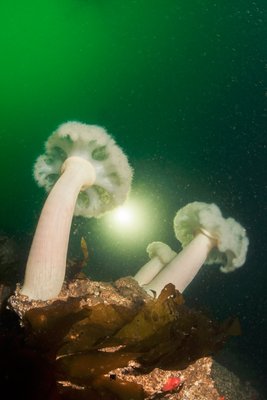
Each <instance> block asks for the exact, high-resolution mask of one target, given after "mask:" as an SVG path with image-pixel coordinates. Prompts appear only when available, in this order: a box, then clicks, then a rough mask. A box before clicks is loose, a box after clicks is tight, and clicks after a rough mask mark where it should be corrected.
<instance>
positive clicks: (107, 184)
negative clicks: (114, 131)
mask: <svg viewBox="0 0 267 400" xmlns="http://www.w3.org/2000/svg"><path fill="white" fill-rule="evenodd" d="M45 148H46V154H44V155H42V156H40V157H39V158H38V159H37V161H36V164H35V166H34V177H35V179H36V181H37V182H38V184H39V186H42V187H44V188H45V189H46V190H47V191H49V192H50V193H49V195H48V197H47V200H46V202H45V204H44V207H43V209H42V212H41V215H40V218H39V222H38V225H37V228H36V232H35V235H34V238H33V242H32V246H31V249H30V253H29V257H28V261H27V265H26V273H25V279H24V284H23V286H22V288H21V294H23V295H27V296H28V297H29V298H31V299H39V300H48V299H51V298H54V297H56V296H57V295H58V294H59V292H60V290H61V288H62V284H63V281H64V276H65V268H66V258H67V249H68V242H69V233H70V227H71V222H72V217H73V215H80V216H83V217H98V216H100V215H102V214H103V213H105V212H106V211H109V210H111V209H113V208H114V207H116V206H118V205H120V204H122V203H123V202H124V201H125V199H126V197H127V194H128V192H129V189H130V185H131V180H132V169H131V167H130V166H129V164H128V161H127V158H126V156H125V155H124V154H123V152H122V150H121V149H120V148H119V147H118V146H117V145H116V144H115V141H114V140H113V139H112V138H111V137H110V136H109V135H108V134H107V132H106V131H105V129H103V128H101V127H99V126H95V125H86V124H82V123H79V122H67V123H64V124H62V125H60V126H59V128H58V129H57V130H56V131H55V132H54V133H53V134H52V135H51V136H50V137H49V139H48V140H47V142H46V145H45Z"/></svg>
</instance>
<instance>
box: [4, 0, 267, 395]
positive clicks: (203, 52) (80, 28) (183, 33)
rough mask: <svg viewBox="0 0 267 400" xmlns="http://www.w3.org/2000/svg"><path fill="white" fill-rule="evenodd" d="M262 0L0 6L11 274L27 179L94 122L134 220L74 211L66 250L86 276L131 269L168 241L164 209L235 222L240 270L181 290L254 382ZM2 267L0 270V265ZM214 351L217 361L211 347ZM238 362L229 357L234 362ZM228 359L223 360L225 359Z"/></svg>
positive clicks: (260, 290)
mask: <svg viewBox="0 0 267 400" xmlns="http://www.w3.org/2000/svg"><path fill="white" fill-rule="evenodd" d="M266 15H267V4H266V1H265V0H256V1H248V0H242V1H241V0H235V1H234V2H225V1H223V0H218V1H209V0H194V1H193V0H192V1H191V0H183V1H182V0H154V1H151V0H145V1H144V0H142V1H141V0H125V1H122V0H64V1H63V0H47V1H46V2H34V1H30V0H28V1H27V0H26V1H24V2H21V1H18V0H15V1H13V2H1V5H0V22H1V23H0V35H1V64H0V71H1V73H0V93H1V96H0V102H1V105H0V118H1V122H0V140H1V147H0V149H1V152H0V154H1V158H0V175H1V191H0V193H1V195H0V232H1V234H6V235H8V236H10V237H13V238H14V239H15V240H16V242H17V243H18V248H19V252H20V256H21V273H22V276H23V269H24V266H25V260H26V257H27V253H28V250H29V247H30V244H31V240H32V237H33V234H34V230H35V226H36V224H37V221H38V216H39V214H40V210H41V208H42V205H43V202H44V200H45V198H46V194H45V193H44V191H43V189H40V188H38V187H37V185H36V183H35V182H34V179H33V176H32V169H33V165H34V162H35V160H36V158H37V157H38V156H39V155H40V154H42V153H43V151H44V143H45V141H46V140H47V138H48V136H49V135H50V134H51V133H52V131H54V130H55V129H56V128H57V126H58V125H59V124H61V123H63V122H66V121H69V120H77V121H81V122H84V123H89V124H97V125H100V126H104V127H105V128H106V129H107V130H108V132H110V134H111V135H112V136H113V137H114V139H115V140H116V142H117V143H118V145H119V146H121V147H122V149H123V150H124V151H125V153H126V154H127V155H128V158H129V162H130V164H131V165H132V167H133V169H134V180H133V185H132V191H131V193H130V195H129V200H128V203H129V206H130V207H132V208H133V210H134V211H135V215H134V216H133V223H132V224H128V225H127V224H126V225H123V224H122V225H118V224H117V223H116V221H115V219H112V218H111V217H110V216H109V215H107V216H104V217H103V218H101V219H91V220H83V219H82V218H74V220H73V227H72V234H71V238H70V248H69V256H70V257H74V258H75V257H80V250H81V249H80V240H81V237H84V238H85V240H86V242H87V245H88V249H89V257H90V260H89V266H88V270H87V273H88V275H89V276H90V277H92V278H93V279H97V280H106V281H110V280H113V279H117V278H119V277H121V276H125V275H134V274H135V273H136V271H137V270H138V269H139V268H140V267H141V266H142V265H143V264H144V263H145V262H146V261H147V259H148V256H147V254H146V247H147V245H148V244H149V243H150V242H151V241H155V240H159V241H163V242H165V243H168V244H169V245H170V246H171V247H172V248H173V249H174V250H176V251H178V250H179V244H178V242H177V241H176V240H175V237H174V232H173V218H174V216H175V213H176V211H177V210H178V209H179V208H181V207H183V206H184V205H186V204H187V203H189V202H192V201H204V202H207V203H211V202H214V203H216V204H217V205H218V206H219V207H220V209H221V211H222V213H223V215H224V216H225V217H228V216H231V217H233V218H235V219H236V220H237V221H238V222H240V223H241V224H242V225H243V226H244V227H245V228H246V230H247V234H248V237H249V240H250V245H249V250H248V256H247V261H246V263H245V265H244V266H243V267H242V268H240V269H239V270H237V271H235V272H234V273H232V274H222V273H221V272H220V271H219V268H218V266H206V267H203V268H202V269H201V271H200V273H199V274H198V276H197V277H196V278H195V280H194V281H193V282H192V284H191V285H190V287H189V288H188V289H187V290H186V292H185V297H186V299H187V301H188V302H189V303H191V304H192V306H194V307H198V308H203V309H205V310H206V311H208V312H210V313H211V315H212V316H213V317H215V318H218V319H223V318H226V317H227V316H229V315H236V316H238V317H239V319H240V322H241V327H242V335H241V336H240V337H238V338H235V339H233V340H231V341H230V343H229V344H228V345H227V349H226V350H228V351H229V353H230V354H231V355H233V359H232V365H229V360H230V359H231V357H230V356H229V355H228V357H227V359H225V360H222V362H223V361H224V362H226V363H228V365H227V366H228V367H232V368H233V370H234V371H236V370H238V371H237V372H238V373H239V375H241V376H243V377H244V379H246V380H250V381H251V382H252V383H255V385H260V386H261V389H262V390H264V389H265V382H266V381H267V376H266V355H267V339H266V337H267V320H266V311H267V295H266V292H267V291H266V280H267V270H266V256H267V251H266V247H267V246H266V237H267V219H266V211H267V207H266V194H267V193H266V192H267V190H266V188H267V185H266V169H267V154H266V150H267V141H266V134H267V130H266V117H267V110H266V100H267V85H266V84H267V79H266V74H267V57H266V56H267V47H266V40H267V21H266ZM0 268H1V266H0ZM222 357H223V356H222ZM237 360H238V361H237ZM230 364H231V363H230Z"/></svg>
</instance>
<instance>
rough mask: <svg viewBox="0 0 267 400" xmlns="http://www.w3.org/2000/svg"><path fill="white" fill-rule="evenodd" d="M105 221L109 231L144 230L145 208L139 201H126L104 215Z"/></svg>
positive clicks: (130, 232)
mask: <svg viewBox="0 0 267 400" xmlns="http://www.w3.org/2000/svg"><path fill="white" fill-rule="evenodd" d="M106 223H107V224H108V226H109V228H110V229H111V231H113V232H114V231H116V232H117V233H119V234H122V235H124V234H127V233H129V234H131V235H132V234H133V233H134V232H136V233H137V232H138V231H140V230H144V225H145V210H144V208H143V205H142V203H141V202H136V201H127V203H125V204H124V205H123V206H120V207H118V208H116V209H115V210H114V211H111V212H110V213H108V214H107V216H106Z"/></svg>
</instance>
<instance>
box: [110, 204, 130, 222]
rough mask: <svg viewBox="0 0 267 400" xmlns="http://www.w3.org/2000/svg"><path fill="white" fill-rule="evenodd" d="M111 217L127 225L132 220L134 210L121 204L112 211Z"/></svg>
mask: <svg viewBox="0 0 267 400" xmlns="http://www.w3.org/2000/svg"><path fill="white" fill-rule="evenodd" d="M113 219H114V220H116V221H117V222H118V223H119V224H121V225H129V224H132V223H133V222H134V212H133V210H132V209H131V208H130V207H127V206H121V207H119V208H117V209H116V210H115V211H114V213H113Z"/></svg>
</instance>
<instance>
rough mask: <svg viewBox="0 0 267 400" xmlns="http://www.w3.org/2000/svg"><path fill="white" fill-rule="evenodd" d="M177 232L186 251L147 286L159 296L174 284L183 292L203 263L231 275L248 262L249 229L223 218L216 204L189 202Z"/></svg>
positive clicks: (178, 217)
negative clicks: (218, 267)
mask: <svg viewBox="0 0 267 400" xmlns="http://www.w3.org/2000/svg"><path fill="white" fill-rule="evenodd" d="M174 231H175V235H176V237H177V239H178V240H179V241H180V242H181V245H182V248H183V249H182V251H180V252H179V253H178V254H177V256H176V257H174V258H173V259H172V260H171V261H170V262H169V263H168V264H167V265H166V266H165V267H164V268H163V269H162V270H160V271H159V273H158V274H157V275H156V276H155V277H154V278H153V279H152V280H151V281H150V282H149V283H147V284H146V285H145V286H144V287H145V289H146V290H148V291H149V290H152V291H154V292H156V293H157V295H159V293H160V292H161V290H162V289H163V288H164V286H165V285H166V284H168V283H170V282H172V283H173V284H174V285H175V286H176V289H178V290H179V291H180V292H181V293H182V292H183V291H184V290H185V289H186V287H187V286H188V285H189V284H190V282H191V281H192V280H193V279H194V277H195V276H196V274H197V273H198V271H199V270H200V268H201V266H202V265H203V264H220V270H221V271H222V272H231V271H234V270H235V269H237V268H239V267H241V266H242V265H243V264H244V263H245V260H246V254H247V249H248V243H249V241H248V238H247V236H246V231H245V229H244V228H243V227H242V226H241V225H240V224H239V223H238V222H237V221H235V220H234V219H233V218H227V219H225V218H223V216H222V214H221V211H220V209H219V208H218V207H217V206H216V205H215V204H207V203H202V202H197V201H195V202H193V203H189V204H188V205H186V206H185V207H183V208H182V209H180V210H179V211H178V212H177V214H176V216H175V218H174Z"/></svg>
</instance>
